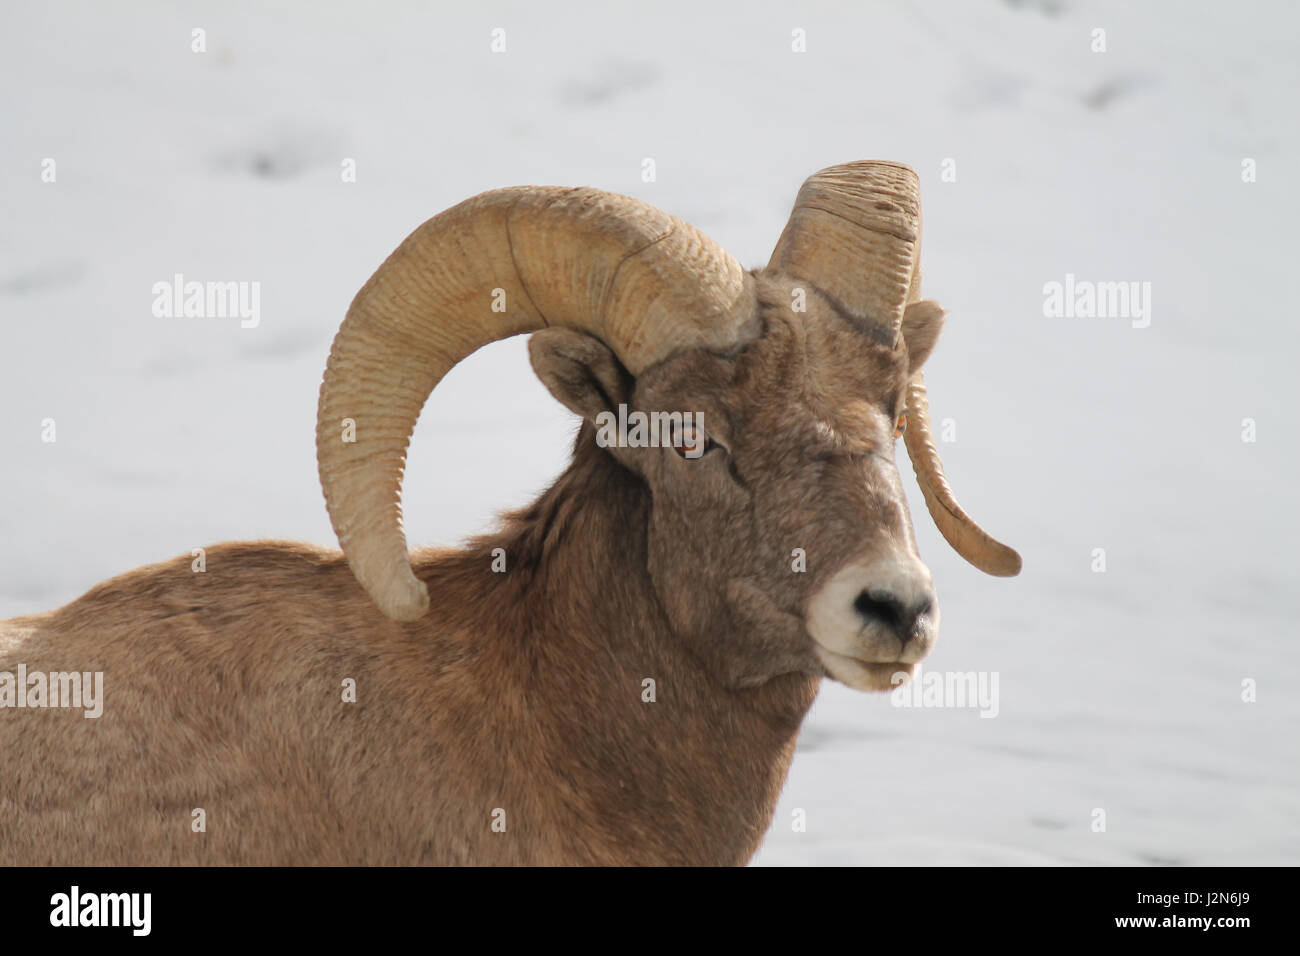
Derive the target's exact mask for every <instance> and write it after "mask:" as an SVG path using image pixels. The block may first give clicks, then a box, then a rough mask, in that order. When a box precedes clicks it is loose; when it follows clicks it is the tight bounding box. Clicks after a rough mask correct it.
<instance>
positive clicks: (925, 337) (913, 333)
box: [903, 299, 944, 378]
mask: <svg viewBox="0 0 1300 956" xmlns="http://www.w3.org/2000/svg"><path fill="white" fill-rule="evenodd" d="M943 319H944V311H943V306H941V305H940V304H939V303H938V302H933V301H931V300H929V299H926V300H925V301H923V302H913V303H912V304H911V305H909V306H908V307H907V309H906V311H904V312H903V341H904V342H906V343H907V363H908V364H907V374H908V377H909V378H910V377H911V376H913V375H915V374H916V373H917V372H919V371H921V366H922V365H924V364H925V360H926V359H928V358H929V357H930V353H931V352H933V351H934V346H935V344H936V343H937V342H938V341H939V333H940V332H942V331H943Z"/></svg>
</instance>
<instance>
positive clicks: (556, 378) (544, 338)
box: [528, 329, 634, 424]
mask: <svg viewBox="0 0 1300 956" xmlns="http://www.w3.org/2000/svg"><path fill="white" fill-rule="evenodd" d="M528 358H529V359H530V360H531V361H532V363H533V371H534V372H536V373H537V377H538V378H539V379H541V380H542V384H543V385H545V386H546V387H547V388H548V389H549V390H550V392H551V394H552V395H554V396H555V397H556V398H557V399H558V400H559V402H560V404H562V405H564V406H565V407H566V408H568V409H569V410H570V411H573V412H576V413H577V414H579V415H581V416H582V417H583V418H585V419H586V420H587V421H589V422H592V423H593V424H595V422H596V416H597V415H599V414H600V413H601V412H611V413H613V414H614V415H617V414H618V406H619V405H626V404H627V403H628V402H629V400H630V397H631V395H632V388H633V385H634V381H633V378H632V375H631V374H630V373H629V372H628V371H627V369H625V368H624V367H623V363H622V362H620V361H619V360H618V358H617V357H616V356H615V355H614V353H613V351H611V350H610V348H609V346H607V345H606V344H605V343H604V342H602V341H601V340H600V339H598V338H595V337H594V336H591V335H586V334H584V333H582V332H573V331H571V330H569V329H542V330H541V331H540V332H536V333H534V334H533V337H532V338H530V339H529V340H528Z"/></svg>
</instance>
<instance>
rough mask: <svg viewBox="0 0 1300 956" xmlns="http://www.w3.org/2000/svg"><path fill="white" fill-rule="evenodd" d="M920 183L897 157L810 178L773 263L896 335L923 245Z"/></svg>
mask: <svg viewBox="0 0 1300 956" xmlns="http://www.w3.org/2000/svg"><path fill="white" fill-rule="evenodd" d="M920 230H921V189H920V184H919V183H918V182H917V178H916V173H915V172H913V171H912V169H911V168H910V167H907V166H900V165H899V164H897V163H871V162H861V163H845V164H844V165H842V166H831V167H830V168H829V169H823V170H822V171H821V172H819V173H814V174H813V175H811V176H809V177H808V179H807V180H805V181H804V184H803V187H802V188H801V189H800V190H799V195H798V196H797V197H796V198H795V202H794V210H793V211H792V212H791V213H790V219H789V221H788V222H787V223H786V225H785V230H784V231H783V232H782V233H781V238H780V240H779V241H778V242H777V244H776V249H775V250H773V252H772V259H771V261H770V262H769V263H768V268H770V269H776V270H778V271H780V272H784V273H785V274H786V275H790V276H794V277H796V278H802V279H807V280H808V281H809V282H811V283H812V284H813V285H815V286H817V288H818V289H819V290H821V292H822V293H823V294H824V295H826V296H828V297H829V298H830V299H831V300H832V301H834V302H835V304H836V305H838V306H839V307H840V309H841V310H842V311H844V312H847V313H848V314H849V315H851V316H853V317H854V318H856V319H858V320H859V321H860V322H862V323H864V324H866V325H867V326H870V327H873V328H876V329H879V330H880V332H881V333H882V334H883V335H884V337H886V338H887V339H888V341H889V344H890V345H893V344H895V343H896V342H897V338H898V333H899V329H900V327H901V325H902V322H903V307H904V306H905V304H906V302H907V295H908V289H909V288H910V287H911V285H912V278H913V275H914V274H915V272H916V264H917V258H918V253H919V250H920V247H921V233H920Z"/></svg>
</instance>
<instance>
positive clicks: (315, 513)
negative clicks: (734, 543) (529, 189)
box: [0, 0, 1300, 864]
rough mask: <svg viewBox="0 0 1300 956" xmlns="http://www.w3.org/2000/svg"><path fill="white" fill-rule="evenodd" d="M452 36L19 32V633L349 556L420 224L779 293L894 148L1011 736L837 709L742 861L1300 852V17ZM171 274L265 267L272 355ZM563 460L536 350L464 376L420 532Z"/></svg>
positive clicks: (815, 19) (188, 12)
mask: <svg viewBox="0 0 1300 956" xmlns="http://www.w3.org/2000/svg"><path fill="white" fill-rule="evenodd" d="M442 6H443V5H440V4H419V5H417V4H388V3H385V4H379V3H367V4H357V5H355V7H349V8H347V9H344V8H343V7H342V6H341V5H335V4H325V3H311V4H307V3H303V4H295V5H290V4H277V5H275V6H274V8H273V9H271V10H263V9H261V5H254V4H242V3H230V2H222V3H170V2H169V3H162V2H158V3H129V4H112V5H109V4H94V3H85V4H80V5H73V4H68V3H62V2H56V3H50V4H29V5H24V6H23V7H22V8H21V9H20V8H18V5H15V4H5V5H4V7H3V11H2V12H0V64H2V65H0V88H3V90H4V95H3V97H0V223H2V226H0V408H2V409H3V412H2V413H0V449H3V451H2V452H0V455H2V458H0V462H2V465H0V617H4V616H9V615H13V614H20V613H26V612H32V611H37V610H42V609H45V608H48V607H53V606H57V605H59V604H62V603H64V602H66V601H68V600H71V599H72V598H74V597H76V596H77V595H78V594H80V593H81V592H82V591H83V590H84V589H86V588H87V587H89V586H90V585H92V584H94V583H95V582H97V581H99V580H101V579H103V578H105V577H107V576H110V575H112V574H115V573H118V572H120V571H123V570H126V569H128V568H131V567H133V566H135V565H138V564H142V563H146V562H150V561H154V560H158V559H161V558H165V557H168V556H171V555H175V554H178V553H182V552H188V551H189V550H190V549H191V548H193V547H196V546H199V545H204V544H209V543H212V542H215V541H218V540H225V539H233V538H245V537H289V538H300V539H305V540H309V541H315V542H321V543H333V536H332V534H331V531H330V528H329V525H328V522H327V519H326V516H325V509H324V507H323V504H322V501H321V497H320V492H319V487H318V484H317V480H316V473H315V463H314V447H313V440H312V439H313V425H314V413H315V402H316V391H317V386H318V382H319V378H320V373H321V370H322V368H323V365H324V359H325V355H326V352H327V349H328V345H329V342H330V339H331V337H332V336H333V334H334V331H335V328H336V326H337V324H338V322H339V320H340V319H341V317H342V314H343V311H344V309H345V308H346V306H347V303H348V302H349V301H350V299H351V297H352V295H353V293H354V292H355V291H356V290H357V289H358V288H359V287H360V285H361V284H362V282H363V281H364V280H365V279H366V278H367V276H368V275H369V274H370V272H371V271H372V270H373V269H374V267H375V266H376V265H377V264H378V263H379V262H380V260H381V259H382V258H383V257H384V256H385V255H386V254H387V253H388V252H389V251H390V250H391V248H392V247H393V246H394V245H395V244H396V243H397V242H398V241H399V240H400V239H401V238H402V237H403V236H405V235H406V233H407V232H408V231H409V230H410V229H411V228H413V227H414V226H415V225H416V224H418V223H419V222H420V221H422V220H423V219H425V218H427V217H428V216H430V215H432V214H433V213H435V212H437V211H439V210H441V209H443V208H445V207H447V206H449V205H452V204H454V203H455V202H457V201H459V200H461V199H463V198H466V197H468V196H470V195H472V194H474V193H477V192H479V191H481V190H484V189H487V188H491V187H496V186H502V185H512V184H517V183H554V184H566V185H573V184H587V185H592V186H598V187H602V188H606V189H611V190H615V191H619V192H625V193H630V194H632V195H635V196H639V197H641V198H644V199H646V200H648V201H650V202H652V203H654V204H656V205H659V206H661V207H663V208H665V209H667V210H669V211H671V212H673V213H676V214H678V215H680V216H682V217H683V218H685V219H687V220H689V221H691V222H694V223H695V224H696V225H698V226H700V227H701V228H702V229H704V230H705V231H706V232H707V233H709V234H711V235H712V236H714V237H715V238H716V239H718V240H719V241H720V242H721V243H722V244H723V245H724V246H726V247H727V248H728V249H730V250H731V251H732V252H733V253H734V254H736V255H737V257H738V258H740V259H741V261H742V262H744V263H746V264H747V265H758V264H761V263H763V262H765V261H766V259H767V256H768V253H769V252H770V250H771V246H772V245H773V243H774V242H775V240H776V238H777V235H778V234H779V231H780V229H781V226H782V225H783V223H784V221H785V217H786V215H787V213H788V211H789V206H790V203H791V202H792V200H793V197H794V193H795V191H796V190H797V188H798V186H799V184H800V182H801V181H802V180H803V178H804V177H805V176H806V175H807V174H809V173H811V172H813V171H815V170H817V169H819V168H821V167H823V166H826V165H830V164H832V163H836V162H843V161H846V160H850V159H867V158H877V159H894V160H901V161H904V162H908V163H910V164H912V165H913V166H914V167H916V169H917V170H918V171H919V172H920V174H921V177H922V184H923V185H922V189H923V196H924V202H925V212H926V238H925V250H924V261H925V274H926V293H927V294H928V295H929V296H931V297H934V298H938V299H939V300H941V301H942V302H943V303H944V304H945V305H946V306H947V307H948V309H949V311H950V314H951V318H950V322H949V326H948V330H947V332H946V333H945V336H944V340H943V342H942V343H941V344H940V348H939V351H938V353H937V354H936V356H935V357H934V358H933V359H932V360H931V363H930V365H929V366H928V367H927V368H928V372H929V375H928V378H929V380H930V387H931V400H932V404H933V410H934V414H935V416H936V418H937V419H941V418H953V419H954V420H955V422H956V426H957V440H956V441H955V442H951V443H948V444H946V445H944V446H943V451H944V456H945V460H946V462H947V465H948V469H949V474H950V477H951V478H952V480H953V483H954V486H955V487H956V489H957V491H958V494H959V495H960V496H961V497H962V499H963V501H964V503H965V504H966V505H967V506H968V507H969V508H970V510H971V511H972V513H973V514H974V515H975V516H976V518H977V519H979V520H981V521H982V522H984V523H985V524H986V525H987V526H988V527H989V528H990V530H991V531H992V532H993V533H994V534H996V535H999V536H1000V537H1002V538H1004V539H1005V540H1007V541H1008V542H1010V543H1011V544H1013V545H1015V546H1017V547H1018V548H1019V549H1020V551H1021V553H1022V554H1023V556H1024V559H1025V571H1024V573H1023V575H1022V576H1021V577H1019V578H1017V579H1013V580H1010V581H1005V580H994V579H991V578H987V577H984V576H982V575H981V574H979V572H977V571H975V570H973V569H972V568H970V567H969V566H967V565H966V564H964V563H963V562H962V561H961V560H960V559H959V558H957V557H956V555H955V554H953V552H952V551H950V550H949V549H948V547H947V546H946V545H945V544H944V543H943V541H942V540H941V539H940V538H939V536H938V533H937V532H936V531H935V530H934V528H933V526H932V525H931V524H930V523H929V521H928V519H926V518H925V517H924V508H923V506H922V505H921V502H920V497H919V494H914V496H913V513H914V514H915V515H916V516H917V519H918V520H917V533H918V537H919V541H920V546H921V550H922V554H923V556H924V557H925V559H926V560H927V562H928V563H929V565H930V567H931V569H932V571H933V573H934V576H935V579H936V581H937V583H938V586H939V590H940V595H941V598H942V602H943V633H942V637H941V640H940V642H939V646H938V648H937V650H936V652H935V653H934V654H933V655H932V657H931V658H930V659H929V660H928V661H927V662H926V667H927V668H929V669H930V670H934V671H954V670H958V671H965V670H978V671H996V672H997V673H998V674H999V677H1000V696H1001V699H1000V713H999V715H998V716H997V718H996V719H981V718H980V717H979V716H978V714H977V712H976V711H974V710H904V709H900V708H895V707H893V706H891V704H890V701H889V699H888V698H887V697H883V696H862V695H858V694H855V693H853V692H850V691H848V690H846V689H844V688H843V687H840V686H838V685H829V684H828V685H827V686H826V687H825V689H824V690H823V691H822V694H821V697H820V698H819V700H818V702H817V704H816V706H815V708H814V710H813V713H812V715H811V717H810V718H809V720H808V723H807V725H806V729H805V732H804V735H803V737H802V740H801V746H800V752H799V755H798V757H797V759H796V760H795V763H794V768H793V771H792V773H791V775H790V780H789V783H788V786H787V787H786V791H785V794H784V796H783V798H782V801H781V805H780V808H779V810H778V812H777V816H776V821H775V823H774V825H773V829H772V832H771V834H770V836H769V838H768V840H767V843H766V845H765V847H764V848H763V850H762V852H761V853H760V855H759V857H758V858H757V862H759V863H766V864H806V863H885V864H916V863H920V864H928V863H961V864H965V863H970V864H981V863H997V864H1002V863H1055V864H1073V863H1114V864H1162V863H1172V864H1178V863H1186V864H1208V863H1251V864H1257V863H1272V864H1277V863H1291V864H1294V863H1297V862H1300V813H1298V812H1297V810H1300V807H1298V806H1297V804H1298V802H1300V801H1298V799H1297V794H1298V793H1300V742H1298V741H1300V695H1298V694H1297V689H1296V688H1297V681H1298V680H1300V641H1298V640H1297V639H1296V635H1295V626H1294V624H1293V621H1294V620H1295V618H1296V617H1297V614H1300V597H1298V596H1297V594H1298V592H1300V588H1298V587H1297V584H1300V582H1298V581H1297V574H1296V572H1295V570H1294V567H1295V565H1294V550H1295V542H1296V541H1297V540H1298V539H1300V519H1298V517H1297V508H1296V506H1295V498H1294V488H1295V478H1294V472H1295V470H1296V466H1297V463H1298V462H1300V452H1298V451H1297V443H1296V439H1297V434H1296V421H1295V417H1294V412H1293V411H1292V406H1293V405H1294V403H1295V398H1296V396H1297V388H1296V384H1295V373H1294V368H1293V362H1294V355H1295V353H1296V348H1297V344H1298V342H1300V322H1297V320H1296V318H1295V317H1294V315H1292V314H1291V312H1292V311H1293V310H1292V308H1291V307H1290V306H1289V303H1288V300H1289V294H1288V293H1287V292H1286V291H1285V289H1286V285H1287V283H1288V282H1289V281H1291V279H1292V276H1293V275H1294V268H1295V266H1294V263H1295V261H1296V257H1297V251H1298V250H1297V241H1296V239H1295V236H1296V226H1295V223H1296V222H1297V221H1298V219H1300V188H1298V187H1297V180H1296V174H1295V170H1296V168H1297V166H1298V165H1300V164H1298V163H1297V159H1300V157H1298V156H1297V146H1298V144H1297V133H1296V124H1295V121H1294V117H1295V104H1296V101H1297V93H1298V92H1300V76H1298V74H1300V67H1298V66H1297V58H1296V56H1295V49H1294V46H1295V35H1296V31H1297V27H1300V15H1297V13H1296V11H1295V9H1294V8H1292V7H1290V6H1288V5H1285V4H1282V3H1275V4H1252V3H1233V4H1215V3H1207V4H1192V3H1159V4H1156V3H1148V4H1140V5H1138V4H1128V3H1119V2H1116V3H1087V4H1085V3H1080V2H1075V0H1020V2H993V0H983V2H963V3H956V2H953V3H941V2H932V0H931V2H922V3H903V2H897V3H851V2H843V3H813V2H808V0H801V2H797V3H795V2H791V3H784V4H780V3H778V4H758V3H748V2H747V3H744V4H740V3H733V4H725V5H724V4H703V3H699V2H692V3H680V4H679V3H665V2H656V3H654V4H609V3H605V4H595V3H593V4H591V5H589V6H580V5H576V4H570V5H567V6H566V5H554V6H555V11H554V12H544V11H543V10H542V9H541V6H542V5H538V4H517V5H507V4H499V3H486V4H457V5H455V7H453V6H452V5H446V6H447V9H445V10H444V9H442ZM1134 8H1138V9H1134ZM614 10H617V13H615V12H612V11H614ZM195 27H202V28H204V29H205V30H206V31H207V32H206V38H207V52H206V53H202V54H198V53H194V52H191V48H190V47H191V30H192V29H193V28H195ZM495 27H502V28H504V29H505V31H506V34H505V35H506V44H507V46H506V52H505V53H504V54H493V53H492V52H490V50H489V44H490V40H491V30H492V29H493V28H495ZM1094 28H1102V29H1104V30H1105V36H1106V46H1107V50H1106V52H1104V53H1094V52H1092V51H1091V49H1090V47H1091V45H1092V43H1093V32H1092V31H1093V30H1094ZM795 29H802V30H805V31H806V36H807V52H805V53H795V52H793V51H792V50H791V43H792V31H793V30H795ZM1287 117H1290V119H1289V120H1288V119H1287ZM347 157H351V158H354V159H355V160H356V166H357V181H356V182H355V183H343V182H341V176H340V168H341V167H340V164H341V163H342V161H343V160H344V158H347ZM646 157H651V158H653V159H654V161H655V164H656V169H657V181H656V182H653V183H646V182H643V181H642V179H641V170H642V160H643V159H644V158H646ZM46 158H52V159H54V160H55V162H56V173H57V179H56V181H55V182H54V183H43V182H42V181H41V170H42V161H43V160H44V159H46ZM1245 158H1251V159H1253V160H1254V161H1255V163H1256V169H1257V176H1258V181H1257V182H1254V183H1243V182H1242V174H1241V171H1242V161H1243V159H1245ZM946 159H952V160H955V168H956V172H957V178H956V181H955V182H945V181H944V180H943V177H942V175H941V173H942V171H943V168H944V166H943V164H944V161H945V160H946ZM177 272H180V273H184V274H185V275H187V276H189V277H193V278H198V279H240V280H257V281H260V282H261V283H262V303H261V305H262V317H261V323H260V325H259V326H258V327H257V328H254V329H241V328H240V327H239V322H238V320H220V319H197V320H196V319H192V320H184V319H159V318H155V317H154V316H153V314H152V312H151V304H152V293H151V287H152V285H153V283H155V282H158V281H160V280H168V279H170V277H171V276H172V275H173V274H174V273H177ZM1067 273H1072V274H1074V275H1076V276H1078V277H1079V278H1081V279H1092V280H1101V281H1105V280H1138V281H1147V282H1150V283H1151V284H1152V303H1151V304H1152V312H1151V323H1150V326H1149V327H1147V328H1134V327H1133V325H1132V322H1130V321H1129V320H1127V319H1122V318H1115V319H1100V318H1093V319H1082V318H1076V319H1063V318H1046V317H1044V314H1043V286H1044V283H1047V282H1051V281H1054V280H1055V281H1064V278H1065V276H1066V274H1067ZM47 418H53V419H54V420H55V422H56V428H57V432H56V434H57V441H56V442H54V443H52V444H51V443H46V442H42V441H41V432H42V425H41V423H42V421H43V420H44V419H47ZM1247 418H1250V419H1253V420H1254V421H1255V422H1256V427H1257V441H1255V442H1253V443H1252V442H1244V441H1243V440H1242V430H1243V425H1242V422H1243V419H1247ZM572 429H573V421H572V420H571V416H569V415H568V413H567V412H565V411H563V410H562V409H561V408H560V407H559V406H558V405H557V404H556V403H554V402H553V401H552V400H551V399H550V398H549V396H548V395H547V394H546V393H545V391H544V390H543V389H542V387H541V386H540V385H539V384H538V383H537V382H536V380H535V379H534V378H533V377H532V376H531V374H530V373H529V371H528V368H527V361H526V355H525V349H524V342H523V340H522V339H520V340H514V341H508V342H504V343H500V344H498V345H494V346H491V347H490V348H488V349H486V350H484V351H482V352H480V353H478V354H477V355H475V356H474V357H472V358H471V359H470V360H469V361H467V362H465V363H464V365H463V366H462V367H460V368H458V369H457V370H456V371H455V372H454V373H453V374H452V375H451V376H450V377H449V378H448V379H447V381H446V382H445V383H444V384H443V385H442V386H441V388H440V389H439V391H438V392H437V393H436V394H435V395H434V397H433V399H432V400H431V403H430V405H429V407H428V408H427V409H426V410H425V414H424V416H423V419H422V421H421V425H420V428H419V429H418V430H417V432H416V436H415V441H414V446H413V451H412V458H411V462H410V466H409V468H408V475H409V477H408V481H407V485H406V513H407V526H408V531H409V534H410V537H411V540H412V541H413V542H414V543H420V544H426V543H434V542H445V541H453V540H457V539H460V538H463V537H465V536H467V535H468V534H470V533H473V532H475V531H477V530H480V529H482V528H484V527H485V526H487V525H488V524H489V523H490V522H491V521H492V519H493V515H494V514H495V513H496V512H497V511H499V510H501V509H503V508H506V507H512V506H517V505H519V504H521V503H523V502H525V501H526V500H528V499H529V498H530V497H531V496H532V495H534V494H535V493H536V492H538V491H539V490H540V489H542V488H543V487H544V486H545V485H546V484H547V482H548V481H549V480H550V479H551V478H552V477H553V476H554V475H556V474H557V473H558V472H559V471H560V469H561V468H562V465H563V462H564V459H565V455H566V449H567V445H568V441H569V436H570V435H571V432H572ZM449 448H454V449H455V450H456V452H457V458H456V459H455V460H454V461H450V462H449V460H448V456H447V454H446V451H447V449H449ZM909 471H910V469H909ZM1288 476H1291V477H1288ZM449 503H450V504H449ZM1095 548H1104V549H1105V553H1106V572H1105V573H1094V572H1093V571H1092V564H1093V561H1094V558H1093V551H1094V549H1095ZM1248 678H1249V679H1254V680H1256V681H1257V682H1258V700H1257V702H1255V703H1243V702H1242V700H1241V695H1242V681H1243V680H1245V679H1248ZM796 808H801V809H803V810H805V811H806V813H807V831H806V832H794V830H793V828H792V826H791V821H792V818H793V812H794V810H795V809H796ZM1094 808H1101V809H1104V810H1105V812H1106V831H1105V832H1104V833H1094V832H1092V828H1091V824H1092V820H1093V811H1094Z"/></svg>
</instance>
